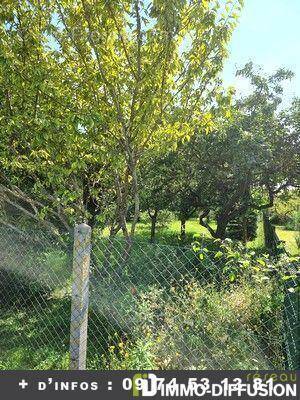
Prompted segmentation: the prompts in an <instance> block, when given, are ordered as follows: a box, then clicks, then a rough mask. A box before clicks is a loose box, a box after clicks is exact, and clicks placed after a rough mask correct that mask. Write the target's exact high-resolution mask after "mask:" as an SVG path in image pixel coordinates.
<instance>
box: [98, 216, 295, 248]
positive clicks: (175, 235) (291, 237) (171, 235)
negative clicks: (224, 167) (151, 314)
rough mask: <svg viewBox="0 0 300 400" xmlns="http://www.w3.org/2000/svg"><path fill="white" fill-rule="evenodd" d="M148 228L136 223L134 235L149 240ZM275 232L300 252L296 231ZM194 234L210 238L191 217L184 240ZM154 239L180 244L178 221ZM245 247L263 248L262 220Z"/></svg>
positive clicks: (105, 234)
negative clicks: (254, 235)
mask: <svg viewBox="0 0 300 400" xmlns="http://www.w3.org/2000/svg"><path fill="white" fill-rule="evenodd" d="M211 226H212V228H215V227H216V224H215V222H212V223H211ZM128 228H130V224H128ZM150 229H151V227H150V224H149V223H138V224H137V228H136V237H137V238H138V239H143V240H149V238H150ZM276 232H277V234H278V237H279V239H280V240H282V241H284V242H285V247H286V250H287V251H288V252H289V253H290V254H291V255H293V256H294V255H299V254H300V251H299V249H298V247H297V244H296V236H297V232H296V231H292V230H287V229H285V228H284V227H283V226H276ZM194 235H199V236H200V237H202V238H203V239H204V240H205V239H206V240H210V239H212V237H211V235H210V233H209V232H208V230H207V229H206V228H204V227H203V226H201V225H200V224H199V221H198V219H197V218H191V219H190V220H188V221H187V222H186V236H187V239H186V242H187V243H191V242H192V241H193V237H194ZM104 236H108V229H106V230H105V231H104ZM156 241H157V242H159V243H165V244H180V242H181V241H180V221H178V220H174V221H171V222H170V223H168V224H167V226H166V227H164V228H159V229H157V232H156ZM247 247H249V248H252V249H257V250H259V249H261V250H263V247H264V238H263V227H262V222H259V223H258V230H257V237H256V238H255V240H254V241H252V242H249V243H248V244H247Z"/></svg>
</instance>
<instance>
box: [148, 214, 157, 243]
mask: <svg viewBox="0 0 300 400" xmlns="http://www.w3.org/2000/svg"><path fill="white" fill-rule="evenodd" d="M157 214H158V211H157V210H155V211H154V214H151V213H149V215H150V218H151V235H150V241H151V243H153V242H154V241H155V233H156V222H157Z"/></svg>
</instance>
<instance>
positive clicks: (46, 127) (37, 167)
mask: <svg viewBox="0 0 300 400" xmlns="http://www.w3.org/2000/svg"><path fill="white" fill-rule="evenodd" d="M227 3H228V4H227ZM239 3H241V1H240V2H239ZM240 7H241V4H238V3H236V4H233V5H232V4H231V1H228V2H226V7H224V9H223V8H222V7H221V6H220V5H219V4H218V2H217V1H215V0H210V1H205V2H204V1H203V2H199V1H196V0H190V1H168V2H166V1H159V0H155V1H148V2H144V1H141V0H130V1H129V0H122V1H121V0H118V1H111V0H103V1H101V0H97V1H95V0H76V1H74V0H32V1H30V2H27V1H21V0H6V1H5V2H4V3H3V4H2V5H1V6H0V18H1V44H0V45H1V54H2V56H1V82H0V85H1V89H0V92H1V99H2V100H1V102H2V107H1V115H0V118H1V120H2V122H3V123H2V129H1V142H2V143H5V144H6V145H5V146H2V147H1V160H2V161H1V171H2V174H3V175H4V176H5V177H4V178H3V180H2V186H7V180H9V181H11V180H12V177H14V178H13V182H10V184H9V189H10V190H11V189H12V187H15V186H16V187H18V188H19V189H21V190H22V193H24V196H23V195H22V196H23V200H24V199H25V197H26V196H29V197H30V198H32V197H34V199H38V201H39V202H40V207H41V209H42V210H43V211H38V212H37V213H35V217H37V218H38V216H39V215H40V214H41V213H42V214H45V212H46V210H47V213H48V212H50V213H51V212H52V210H53V208H56V209H59V210H60V211H59V213H60V215H62V214H66V218H67V220H68V221H69V219H70V217H71V216H73V219H74V220H78V218H79V217H78V215H80V218H83V219H88V220H89V221H90V223H95V221H96V220H97V218H98V216H99V214H100V215H101V216H102V218H104V220H105V221H106V223H109V224H110V225H111V233H112V234H114V233H116V232H117V231H118V230H119V229H123V231H124V234H125V235H127V236H128V234H129V233H128V232H127V228H126V214H127V209H128V204H129V201H130V199H131V198H133V199H134V210H135V212H134V218H133V223H132V228H131V232H130V233H131V234H134V231H135V225H136V222H137V220H138V215H139V209H140V199H139V181H138V176H139V172H138V170H139V163H140V161H141V160H142V158H143V156H144V154H145V153H146V152H147V151H148V150H149V149H155V148H158V147H161V146H167V147H168V146H172V145H173V143H174V141H176V140H177V139H178V138H180V137H182V136H186V135H189V134H190V133H191V132H192V131H193V129H194V127H195V126H200V125H201V126H205V127H206V128H207V127H208V128H209V126H210V125H211V123H212V121H211V114H210V112H209V108H210V104H211V103H212V102H213V101H214V100H215V99H216V97H217V95H218V93H219V91H220V81H219V80H218V79H217V75H218V73H219V71H220V70H221V68H222V63H223V59H224V57H225V56H226V54H227V52H226V46H227V43H228V40H229V39H230V36H231V32H232V30H233V29H234V27H235V24H236V18H237V11H238V10H239V9H240ZM2 193H3V192H2ZM4 197H5V198H6V199H7V193H6V194H5V196H4ZM41 200H43V202H45V205H44V206H43V202H42V201H41ZM13 201H14V202H15V203H17V197H16V196H14V200H13ZM32 204H33V203H31V205H30V203H28V204H27V206H26V209H27V208H30V207H31V206H32ZM35 207H37V203H35ZM48 210H50V211H48ZM55 212H57V210H56V211H55ZM47 213H46V214H47ZM106 217H107V218H106ZM66 218H65V216H64V220H66ZM71 220H72V218H71Z"/></svg>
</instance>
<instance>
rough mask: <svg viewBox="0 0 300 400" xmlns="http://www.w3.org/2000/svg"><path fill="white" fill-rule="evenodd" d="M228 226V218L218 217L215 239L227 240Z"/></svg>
mask: <svg viewBox="0 0 300 400" xmlns="http://www.w3.org/2000/svg"><path fill="white" fill-rule="evenodd" d="M227 225H228V220H227V219H226V218H224V216H218V218H217V229H216V232H215V238H217V239H225V238H226V228H227Z"/></svg>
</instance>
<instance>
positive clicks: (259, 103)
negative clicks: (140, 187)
mask: <svg viewBox="0 0 300 400" xmlns="http://www.w3.org/2000/svg"><path fill="white" fill-rule="evenodd" d="M239 74H243V75H244V76H246V77H248V78H250V79H251V83H252V85H253V86H254V90H253V93H252V94H251V95H250V96H248V97H247V98H245V99H241V100H239V101H237V103H236V106H235V110H234V112H233V118H232V120H231V121H229V122H228V123H225V125H224V126H223V128H222V129H221V130H219V132H216V133H214V134H212V135H208V136H207V137H202V138H199V139H198V140H197V141H198V145H199V147H198V149H199V150H198V156H197V157H198V158H199V163H198V166H199V167H198V168H199V169H198V171H199V175H200V179H201V182H202V183H205V184H206V186H207V187H206V190H205V192H204V193H206V196H205V195H204V196H202V199H203V200H202V201H201V202H202V205H201V208H202V209H203V210H204V211H203V213H202V214H201V216H200V221H201V224H202V225H203V226H205V227H206V228H207V229H208V230H209V231H210V233H211V234H212V236H213V237H218V238H224V237H225V236H226V229H227V227H228V224H229V223H230V222H232V221H234V220H235V219H236V218H237V217H239V216H241V215H245V213H246V212H248V210H263V209H268V208H270V207H272V206H273V204H274V199H275V197H276V196H277V195H278V194H279V193H280V192H281V191H282V190H283V189H285V188H288V187H293V186H295V185H297V179H298V178H297V176H299V175H298V173H297V170H298V166H299V161H298V156H297V154H298V149H299V133H297V132H296V130H295V129H291V127H290V126H289V124H288V123H287V121H286V118H285V117H284V115H285V113H280V112H278V106H279V105H280V102H281V95H282V92H283V89H282V85H281V83H282V81H284V80H285V79H289V78H291V77H292V73H291V72H289V71H286V70H283V69H282V70H279V71H277V72H276V73H275V74H274V75H271V76H269V77H266V76H264V75H262V73H261V72H257V71H255V69H254V68H253V65H252V64H251V63H250V64H247V65H246V66H245V68H244V69H243V70H241V71H240V72H239ZM195 153H196V151H195ZM205 165H206V167H205ZM212 165H214V166H215V167H214V169H212V167H211V166H212ZM207 166H210V167H207ZM210 211H214V212H215V214H216V220H217V228H216V230H214V229H212V227H211V226H210V225H209V224H208V223H207V222H206V220H205V218H206V217H207V216H208V215H209V212H210Z"/></svg>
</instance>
